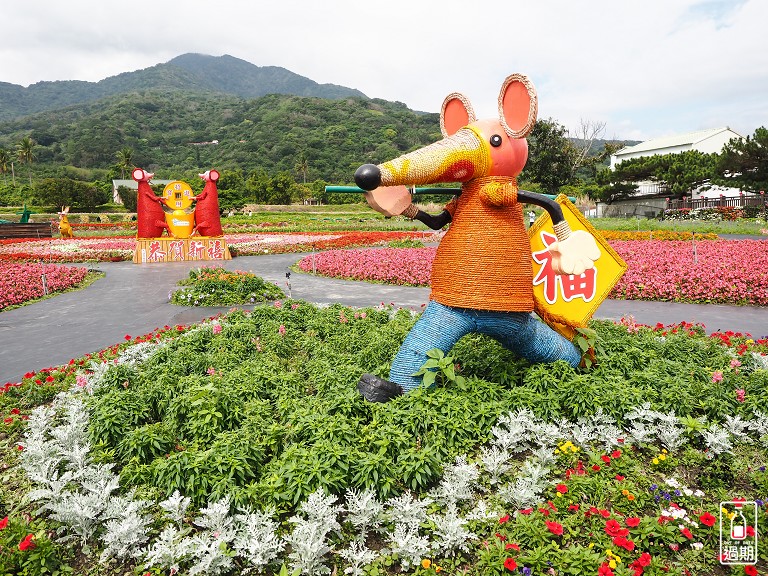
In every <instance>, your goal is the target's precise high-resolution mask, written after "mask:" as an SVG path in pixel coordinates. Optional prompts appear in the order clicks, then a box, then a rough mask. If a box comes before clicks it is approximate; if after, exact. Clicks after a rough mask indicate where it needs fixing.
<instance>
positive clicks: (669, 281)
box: [299, 240, 768, 306]
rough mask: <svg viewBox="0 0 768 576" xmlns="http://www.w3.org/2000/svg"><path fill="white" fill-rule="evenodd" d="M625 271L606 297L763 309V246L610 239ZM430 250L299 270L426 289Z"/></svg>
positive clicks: (345, 258) (366, 254)
mask: <svg viewBox="0 0 768 576" xmlns="http://www.w3.org/2000/svg"><path fill="white" fill-rule="evenodd" d="M611 246H612V247H613V248H614V249H615V250H616V252H618V254H619V255H620V256H621V257H622V258H623V259H624V260H625V261H626V263H627V265H628V269H627V272H626V274H624V276H623V277H622V278H621V280H620V281H619V283H618V284H617V285H616V286H615V288H614V289H613V291H612V292H611V294H610V298H619V299H628V300H672V301H683V302H701V303H729V304H751V305H757V306H765V305H768V274H766V270H768V241H766V240H720V241H716V242H710V241H707V242H693V241H691V242H686V241H682V240H672V241H663V240H633V241H622V240H616V241H612V242H611ZM435 251H436V249H435V248H410V249H402V250H401V249H392V248H377V249H371V250H354V251H349V250H331V251H327V252H323V253H322V254H317V255H315V257H314V260H312V259H310V258H304V259H303V260H302V261H301V262H300V263H299V267H300V268H301V269H302V270H305V271H311V270H312V266H313V262H314V267H315V270H316V271H317V273H319V274H323V275H326V276H333V277H339V278H348V279H354V280H369V281H376V282H386V283H390V284H410V285H416V286H426V285H428V284H429V273H430V270H431V267H432V260H433V259H434V256H435Z"/></svg>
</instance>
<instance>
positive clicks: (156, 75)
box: [0, 53, 368, 120]
mask: <svg viewBox="0 0 768 576" xmlns="http://www.w3.org/2000/svg"><path fill="white" fill-rule="evenodd" d="M153 89H157V90H167V91H175V90H184V91H191V92H199V93H207V94H215V93H220V94H228V95H233V96H238V97H240V98H259V97H261V96H265V95H267V94H285V95H291V96H310V97H317V98H326V99H329V100H337V99H342V98H348V97H355V98H364V99H368V96H366V95H365V94H363V93H362V92H361V91H359V90H357V89H355V88H348V87H345V86H339V85H336V84H319V83H317V82H315V81H314V80H311V79H310V78H307V77H305V76H301V75H299V74H296V73H294V72H291V71H290V70H287V69H285V68H281V67H279V66H256V65H255V64H251V63H250V62H247V61H246V60H242V59H240V58H236V57H234V56H230V55H228V54H225V55H223V56H210V55H207V54H198V53H186V54H181V55H179V56H176V57H175V58H172V59H171V60H169V61H168V62H165V63H161V64H156V65H154V66H150V67H148V68H143V69H140V70H134V71H130V72H121V73H120V74H117V75H114V76H109V77H107V78H104V79H102V80H99V81H98V82H88V81H84V80H53V81H48V80H43V81H40V82H36V83H35V84H31V85H29V86H28V87H24V86H21V85H18V84H10V83H7V82H0V120H15V119H18V118H22V117H24V116H28V115H31V114H36V113H38V112H48V111H52V110H57V109H59V108H65V107H67V106H72V105H77V104H84V103H87V102H92V101H95V100H99V99H101V98H105V97H108V96H115V95H120V94H128V93H131V92H135V91H146V90H153Z"/></svg>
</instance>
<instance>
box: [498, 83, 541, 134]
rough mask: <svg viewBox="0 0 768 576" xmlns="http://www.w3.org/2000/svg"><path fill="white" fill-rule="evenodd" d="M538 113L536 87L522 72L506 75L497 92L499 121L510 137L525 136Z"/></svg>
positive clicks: (534, 122) (531, 128)
mask: <svg viewBox="0 0 768 576" xmlns="http://www.w3.org/2000/svg"><path fill="white" fill-rule="evenodd" d="M537 113H538V98H537V97H536V88H534V86H533V83H532V82H531V81H530V80H529V79H528V76H525V75H524V74H512V75H511V76H507V79H506V80H504V84H502V85H501V91H500V92H499V121H500V122H501V125H502V126H503V127H504V131H505V132H506V133H507V134H508V135H509V136H510V137H511V138H525V137H526V136H527V135H528V134H529V133H530V132H531V130H533V126H534V124H536V114H537Z"/></svg>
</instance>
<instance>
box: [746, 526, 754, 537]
mask: <svg viewBox="0 0 768 576" xmlns="http://www.w3.org/2000/svg"><path fill="white" fill-rule="evenodd" d="M754 535H755V527H754V526H751V525H748V526H747V536H750V537H752V536H754Z"/></svg>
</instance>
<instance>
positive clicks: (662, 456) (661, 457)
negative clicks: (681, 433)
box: [659, 454, 667, 460]
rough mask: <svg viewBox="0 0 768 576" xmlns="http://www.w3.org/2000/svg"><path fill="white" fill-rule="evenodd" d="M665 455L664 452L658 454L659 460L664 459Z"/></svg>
mask: <svg viewBox="0 0 768 576" xmlns="http://www.w3.org/2000/svg"><path fill="white" fill-rule="evenodd" d="M666 459H667V457H666V456H665V455H664V454H659V460H666Z"/></svg>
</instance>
